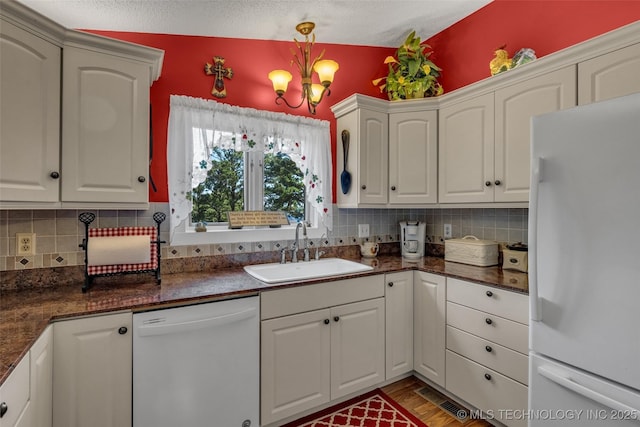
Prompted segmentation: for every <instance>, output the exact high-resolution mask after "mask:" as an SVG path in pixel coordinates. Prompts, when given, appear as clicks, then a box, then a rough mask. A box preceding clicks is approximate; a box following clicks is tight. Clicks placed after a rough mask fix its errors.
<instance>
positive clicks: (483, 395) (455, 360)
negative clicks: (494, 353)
mask: <svg viewBox="0 0 640 427" xmlns="http://www.w3.org/2000/svg"><path fill="white" fill-rule="evenodd" d="M446 378H447V391H449V392H451V393H453V394H454V395H456V396H458V397H459V398H460V399H462V400H464V401H466V402H468V403H470V404H471V405H473V406H475V407H476V408H478V409H481V410H483V411H485V416H487V417H491V418H494V419H496V420H497V421H500V422H502V423H503V424H505V425H507V426H517V427H520V426H522V427H526V425H527V420H526V418H525V417H522V413H523V412H522V411H526V410H527V387H526V386H524V385H522V384H520V383H519V382H517V381H514V380H512V379H510V378H507V377H505V376H504V375H501V374H499V373H498V372H496V371H494V370H492V369H488V368H486V367H484V366H482V365H480V364H478V363H475V362H473V361H471V360H469V359H467V358H465V357H462V356H460V355H458V354H456V353H453V352H452V351H449V350H447V376H446ZM513 411H516V412H515V413H514V412H513ZM518 414H519V415H520V416H517V415H518Z"/></svg>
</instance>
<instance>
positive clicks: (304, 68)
mask: <svg viewBox="0 0 640 427" xmlns="http://www.w3.org/2000/svg"><path fill="white" fill-rule="evenodd" d="M315 26H316V25H315V24H314V23H313V22H302V23H300V24H298V25H296V30H297V31H298V32H299V33H300V34H302V35H304V44H303V45H301V44H300V42H298V40H297V39H295V38H294V39H293V41H294V42H295V43H296V47H297V48H298V50H299V51H300V56H298V54H297V53H296V52H295V51H294V50H293V49H291V53H293V59H292V60H291V64H294V63H295V64H296V66H297V67H298V70H299V71H300V75H301V77H302V78H301V83H302V99H301V100H300V103H299V104H298V105H291V104H289V102H288V101H287V100H286V99H285V98H284V94H285V92H286V91H287V86H288V84H289V82H290V81H291V79H292V78H293V76H292V75H291V73H290V72H288V71H286V70H273V71H272V72H270V73H269V79H270V80H271V82H272V83H273V90H274V91H275V92H276V95H277V97H276V104H278V105H280V103H281V102H284V103H285V104H287V106H288V107H289V108H298V107H300V106H302V104H304V103H305V101H306V103H307V108H308V109H309V113H311V114H316V106H317V105H318V104H319V103H320V102H321V101H322V99H323V98H324V96H325V95H326V96H329V95H330V94H331V90H330V89H329V86H330V85H331V83H332V82H333V76H334V74H335V72H336V71H338V68H339V65H338V63H337V62H336V61H333V60H331V59H322V57H323V55H324V50H323V51H322V52H321V53H320V55H318V56H317V57H316V58H315V59H313V60H311V49H312V48H313V44H314V43H315V41H316V36H315V34H313V35H312V37H311V41H309V34H311V33H312V32H313V29H314V28H315ZM313 71H315V72H316V73H317V74H318V79H319V80H320V83H313V81H312V78H311V77H312V72H313Z"/></svg>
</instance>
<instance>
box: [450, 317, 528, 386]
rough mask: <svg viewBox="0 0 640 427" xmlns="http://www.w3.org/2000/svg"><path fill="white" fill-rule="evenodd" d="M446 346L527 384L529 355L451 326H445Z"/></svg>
mask: <svg viewBox="0 0 640 427" xmlns="http://www.w3.org/2000/svg"><path fill="white" fill-rule="evenodd" d="M447 348H448V349H449V350H451V351H454V352H456V353H458V354H460V355H462V356H464V357H466V358H468V359H471V360H473V361H475V362H477V363H480V364H481V365H484V366H486V367H488V368H491V369H493V370H495V371H497V372H499V373H501V374H504V375H506V376H507V377H510V378H513V379H514V380H516V381H519V382H521V383H522V384H524V385H528V382H529V381H528V380H529V378H528V377H529V372H528V367H529V357H528V356H526V355H524V354H522V353H518V352H517V351H513V350H511V349H509V348H507V347H504V346H501V345H500V344H496V343H494V342H491V341H487V340H484V339H482V338H479V337H477V336H475V335H471V334H469V333H467V332H464V331H461V330H460V329H456V328H454V327H452V326H447Z"/></svg>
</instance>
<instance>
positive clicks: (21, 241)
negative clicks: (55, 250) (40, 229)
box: [16, 233, 36, 255]
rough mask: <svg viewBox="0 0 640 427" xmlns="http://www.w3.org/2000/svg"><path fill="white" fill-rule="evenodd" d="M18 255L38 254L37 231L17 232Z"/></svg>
mask: <svg viewBox="0 0 640 427" xmlns="http://www.w3.org/2000/svg"><path fill="white" fill-rule="evenodd" d="M16 253H17V255H35V254H36V233H16Z"/></svg>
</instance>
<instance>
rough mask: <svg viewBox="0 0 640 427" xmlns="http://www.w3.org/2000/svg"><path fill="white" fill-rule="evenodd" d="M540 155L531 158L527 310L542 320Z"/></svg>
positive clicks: (532, 315) (541, 162)
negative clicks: (538, 251) (538, 241)
mask: <svg viewBox="0 0 640 427" xmlns="http://www.w3.org/2000/svg"><path fill="white" fill-rule="evenodd" d="M542 164H543V159H542V157H534V158H532V159H531V189H530V197H529V309H530V310H529V311H530V316H531V320H532V321H536V322H540V321H542V313H541V310H540V304H539V298H538V271H537V269H538V263H537V258H538V257H537V246H538V245H537V242H536V238H537V237H538V187H539V184H540V181H541V179H542Z"/></svg>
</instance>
